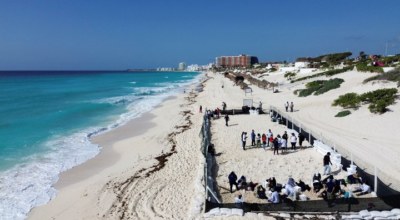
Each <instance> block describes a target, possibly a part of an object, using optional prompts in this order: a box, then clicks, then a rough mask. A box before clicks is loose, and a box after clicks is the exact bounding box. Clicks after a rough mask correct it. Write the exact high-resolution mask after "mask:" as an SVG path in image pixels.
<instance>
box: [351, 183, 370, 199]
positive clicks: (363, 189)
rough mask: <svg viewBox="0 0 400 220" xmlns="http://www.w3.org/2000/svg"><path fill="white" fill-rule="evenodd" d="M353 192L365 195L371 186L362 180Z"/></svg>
mask: <svg viewBox="0 0 400 220" xmlns="http://www.w3.org/2000/svg"><path fill="white" fill-rule="evenodd" d="M354 192H358V193H357V194H356V195H357V196H361V195H365V194H368V193H370V192H371V187H370V186H369V185H368V184H367V183H366V182H363V183H362V184H361V186H360V187H359V188H358V189H357V190H355V191H354Z"/></svg>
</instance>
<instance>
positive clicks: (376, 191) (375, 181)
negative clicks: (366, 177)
mask: <svg viewBox="0 0 400 220" xmlns="http://www.w3.org/2000/svg"><path fill="white" fill-rule="evenodd" d="M374 167H375V173H374V192H375V194H376V195H378V169H377V168H376V166H374Z"/></svg>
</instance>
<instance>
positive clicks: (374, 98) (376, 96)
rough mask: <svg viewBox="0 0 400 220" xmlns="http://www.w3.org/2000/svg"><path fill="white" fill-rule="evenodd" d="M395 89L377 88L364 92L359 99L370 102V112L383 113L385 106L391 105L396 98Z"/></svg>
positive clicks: (385, 109)
mask: <svg viewBox="0 0 400 220" xmlns="http://www.w3.org/2000/svg"><path fill="white" fill-rule="evenodd" d="M396 94H397V89H395V88H392V89H378V90H375V91H372V92H367V93H364V94H362V95H361V96H360V99H361V101H363V102H366V103H370V105H369V106H368V109H369V110H370V111H371V112H372V113H380V114H382V113H385V112H386V111H387V106H389V105H392V104H393V103H394V101H395V99H396Z"/></svg>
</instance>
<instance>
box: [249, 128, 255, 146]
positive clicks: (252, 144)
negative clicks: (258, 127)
mask: <svg viewBox="0 0 400 220" xmlns="http://www.w3.org/2000/svg"><path fill="white" fill-rule="evenodd" d="M250 137H251V146H256V133H254V129H253V130H251V134H250Z"/></svg>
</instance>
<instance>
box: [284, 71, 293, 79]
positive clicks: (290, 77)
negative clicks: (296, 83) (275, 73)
mask: <svg viewBox="0 0 400 220" xmlns="http://www.w3.org/2000/svg"><path fill="white" fill-rule="evenodd" d="M283 76H284V77H285V78H287V79H289V80H290V79H292V78H294V77H296V73H293V72H287V73H285V75H283Z"/></svg>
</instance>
